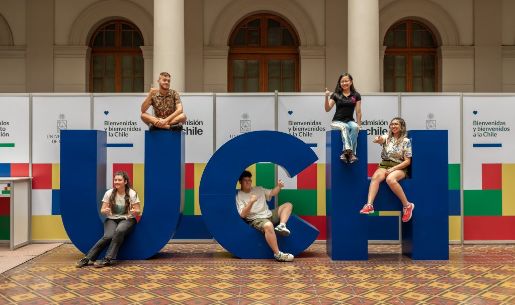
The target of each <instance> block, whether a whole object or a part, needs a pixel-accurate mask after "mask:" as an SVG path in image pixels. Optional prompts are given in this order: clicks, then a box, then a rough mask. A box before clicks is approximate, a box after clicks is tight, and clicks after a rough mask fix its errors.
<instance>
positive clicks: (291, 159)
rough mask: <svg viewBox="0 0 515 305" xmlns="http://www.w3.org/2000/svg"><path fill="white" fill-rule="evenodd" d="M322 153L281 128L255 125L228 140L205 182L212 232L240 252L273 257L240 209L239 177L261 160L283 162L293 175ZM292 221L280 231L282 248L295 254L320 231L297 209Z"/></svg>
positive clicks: (203, 199) (204, 203) (204, 204)
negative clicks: (285, 231)
mask: <svg viewBox="0 0 515 305" xmlns="http://www.w3.org/2000/svg"><path fill="white" fill-rule="evenodd" d="M317 159H318V158H317V156H316V155H315V153H314V152H313V150H312V149H311V148H309V146H308V145H306V144H305V143H304V142H302V141H301V140H299V139H298V138H296V137H293V136H290V135H288V134H285V133H282V132H276V131H254V132H249V133H246V134H243V135H241V136H238V137H236V138H234V139H232V140H230V141H229V142H227V143H225V144H224V145H223V146H222V147H220V148H219V149H218V150H217V151H216V152H215V154H214V155H213V156H212V157H211V159H210V160H209V162H208V164H207V166H206V169H205V170H204V174H203V175H202V180H201V182H200V207H201V210H202V218H203V219H204V222H205V223H206V226H207V227H208V229H209V231H210V232H211V234H213V237H214V238H215V239H216V240H217V241H218V242H219V243H220V245H222V246H223V247H224V248H225V249H226V250H228V251H229V252H231V253H232V254H234V255H235V256H237V257H240V258H271V257H273V253H272V251H271V250H270V247H269V246H268V245H267V243H266V241H265V238H264V236H263V234H262V233H261V232H259V231H257V230H255V229H253V228H251V227H250V226H249V225H248V224H246V223H245V222H244V221H243V220H242V219H241V217H240V216H239V215H238V212H237V210H236V202H235V188H234V187H235V185H236V182H237V180H238V177H239V176H240V174H241V172H242V171H243V170H245V168H247V167H248V166H249V165H252V164H254V163H258V162H273V163H275V164H278V165H280V166H282V167H283V168H284V169H285V170H286V171H287V172H288V173H289V174H290V176H291V177H293V176H295V175H297V174H298V173H300V172H301V171H302V170H303V169H305V168H306V167H307V166H309V165H310V164H312V163H313V162H315V161H316V160H317ZM313 204H316V202H313ZM293 206H294V207H295V202H293ZM288 227H289V228H290V229H291V231H292V234H291V235H290V236H289V237H287V238H282V237H278V242H279V248H280V249H281V250H282V251H286V252H290V253H292V254H294V255H296V254H298V253H300V252H302V251H303V250H305V249H306V248H307V247H309V246H310V245H311V244H312V243H313V241H315V239H316V237H317V236H318V233H319V232H318V230H317V229H316V228H315V227H313V226H312V225H310V224H309V223H307V222H305V221H304V220H302V219H300V218H299V217H297V216H295V215H292V217H291V218H290V220H289V222H288Z"/></svg>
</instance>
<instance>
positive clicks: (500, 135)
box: [463, 95, 515, 190]
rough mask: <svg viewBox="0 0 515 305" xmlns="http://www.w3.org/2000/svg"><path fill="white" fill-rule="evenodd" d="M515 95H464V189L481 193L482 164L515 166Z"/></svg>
mask: <svg viewBox="0 0 515 305" xmlns="http://www.w3.org/2000/svg"><path fill="white" fill-rule="evenodd" d="M514 128H515V96H474V95H472V96H467V95H464V96H463V188H464V189H465V190H481V189H482V180H481V176H482V175H481V166H482V164H483V163H515V141H514V140H513V139H515V133H514Z"/></svg>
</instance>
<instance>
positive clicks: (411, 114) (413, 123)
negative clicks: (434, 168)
mask: <svg viewBox="0 0 515 305" xmlns="http://www.w3.org/2000/svg"><path fill="white" fill-rule="evenodd" d="M460 100H461V96H460V95H441V96H438V95H436V96H418V95H404V96H401V113H402V115H401V116H402V118H404V120H406V125H407V127H408V130H414V129H417V130H432V129H435V130H437V129H438V130H448V131H449V134H448V137H449V163H461V155H460V154H461V151H460V148H461V135H460V131H461V123H460V113H461V109H460Z"/></svg>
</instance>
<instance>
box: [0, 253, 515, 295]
mask: <svg viewBox="0 0 515 305" xmlns="http://www.w3.org/2000/svg"><path fill="white" fill-rule="evenodd" d="M369 253H370V255H369V256H370V258H369V260H368V261H357V262H350V261H331V260H330V259H329V258H328V257H327V255H326V252H325V244H314V245H312V246H311V247H310V248H309V249H308V250H307V251H305V252H304V253H303V254H302V255H300V256H299V257H297V258H296V259H295V261H294V262H293V263H278V262H275V261H273V260H242V259H237V258H234V257H232V256H231V255H230V254H229V253H227V252H226V251H225V250H224V249H223V248H222V247H220V246H219V245H218V244H215V243H212V244H169V245H167V246H166V247H165V248H164V249H163V250H162V251H161V252H160V253H159V254H158V255H156V256H155V257H154V258H152V259H149V260H145V261H124V262H119V263H118V264H116V265H115V266H113V267H109V268H102V269H95V268H93V267H91V266H88V267H85V268H82V269H77V268H75V266H74V264H75V262H76V261H77V260H78V259H79V258H80V257H81V256H82V254H81V253H80V252H79V251H78V250H77V249H76V248H75V247H74V246H73V245H70V244H65V245H61V246H59V247H57V248H55V249H54V250H52V251H49V252H47V253H45V254H43V255H41V256H39V257H37V258H35V259H32V260H30V261H29V262H27V263H25V264H22V265H20V266H18V267H16V268H14V269H11V270H9V271H7V272H4V273H3V274H1V275H0V305H1V304H156V305H158V304H186V305H190V304H192V305H193V304H196V305H203V304H515V245H465V246H450V253H451V254H450V260H449V261H412V260H411V259H409V258H407V257H404V256H402V255H401V254H400V246H398V245H371V246H370V247H369Z"/></svg>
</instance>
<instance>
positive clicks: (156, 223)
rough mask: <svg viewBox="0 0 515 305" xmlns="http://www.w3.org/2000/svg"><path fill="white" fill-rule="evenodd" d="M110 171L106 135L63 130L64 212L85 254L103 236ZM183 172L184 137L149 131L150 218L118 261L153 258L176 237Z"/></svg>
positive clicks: (143, 219) (145, 218) (147, 202)
mask: <svg viewBox="0 0 515 305" xmlns="http://www.w3.org/2000/svg"><path fill="white" fill-rule="evenodd" d="M116 149H120V148H116ZM120 153H122V152H120ZM105 167H106V134H105V132H103V131H95V130H63V131H62V132H61V214H62V219H63V224H64V228H65V229H66V232H67V233H68V236H69V237H70V240H71V241H72V242H73V243H74V244H75V246H77V248H78V249H79V250H81V251H82V252H84V253H86V252H87V251H88V250H89V249H90V248H91V247H92V246H93V245H94V244H95V242H96V241H97V240H98V239H100V237H102V235H103V226H102V222H101V220H100V217H99V214H98V213H99V212H98V211H99V207H98V206H97V203H99V202H100V200H101V199H102V196H103V194H104V192H105V191H106V189H105V186H106V180H105V179H106V170H105ZM183 168H184V134H183V133H178V132H167V131H158V132H148V131H147V132H146V134H145V206H144V216H143V217H141V220H140V222H139V223H138V224H137V225H136V226H135V228H134V231H133V232H132V233H131V234H129V235H128V236H127V238H126V240H125V242H124V243H123V246H122V247H121V248H120V252H119V254H118V258H120V259H146V258H149V257H151V256H152V255H154V254H156V253H157V252H159V250H161V248H163V247H164V246H165V245H166V243H167V242H168V241H169V240H170V239H171V238H172V236H173V234H174V233H175V229H176V227H177V224H178V222H179V218H180V215H181V212H182V202H183V200H182V199H183V187H182V181H183V176H184V175H183V172H184V171H183Z"/></svg>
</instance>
